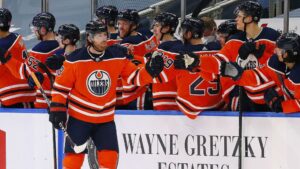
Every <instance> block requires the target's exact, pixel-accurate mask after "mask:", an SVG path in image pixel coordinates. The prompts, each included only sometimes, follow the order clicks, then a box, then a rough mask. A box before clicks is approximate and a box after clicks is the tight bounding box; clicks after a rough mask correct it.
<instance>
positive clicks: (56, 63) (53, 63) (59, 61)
mask: <svg viewBox="0 0 300 169" xmlns="http://www.w3.org/2000/svg"><path fill="white" fill-rule="evenodd" d="M64 61H65V57H64V56H62V55H52V56H50V57H48V58H47V59H46V62H45V63H46V66H47V67H48V68H50V69H52V70H58V69H60V68H61V67H62V65H63V63H64Z"/></svg>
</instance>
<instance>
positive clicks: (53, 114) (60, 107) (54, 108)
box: [49, 102, 67, 129]
mask: <svg viewBox="0 0 300 169" xmlns="http://www.w3.org/2000/svg"><path fill="white" fill-rule="evenodd" d="M49 121H50V122H51V123H52V124H53V127H55V128H56V129H60V126H59V124H60V123H62V124H63V126H65V125H66V121H67V109H66V105H64V104H62V103H56V102H52V103H51V104H50V112H49Z"/></svg>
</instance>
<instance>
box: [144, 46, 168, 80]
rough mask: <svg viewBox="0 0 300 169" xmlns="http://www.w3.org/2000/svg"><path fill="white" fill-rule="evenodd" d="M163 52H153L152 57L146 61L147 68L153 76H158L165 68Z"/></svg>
mask: <svg viewBox="0 0 300 169" xmlns="http://www.w3.org/2000/svg"><path fill="white" fill-rule="evenodd" d="M162 56H163V53H161V52H156V51H155V52H153V54H152V56H151V59H149V60H148V61H147V63H146V70H147V72H148V73H149V74H150V75H151V76H152V77H158V76H159V74H160V72H161V71H162V70H163V69H164V59H163V57H162Z"/></svg>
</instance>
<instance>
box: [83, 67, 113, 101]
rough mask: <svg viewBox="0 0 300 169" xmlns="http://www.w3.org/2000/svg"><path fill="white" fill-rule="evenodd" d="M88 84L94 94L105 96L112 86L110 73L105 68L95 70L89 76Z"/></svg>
mask: <svg viewBox="0 0 300 169" xmlns="http://www.w3.org/2000/svg"><path fill="white" fill-rule="evenodd" d="M86 86H87V88H88V90H89V92H90V93H91V94H93V95H94V96H98V97H102V96H105V95H106V94H107V92H108V90H109V88H110V86H111V79H110V77H109V74H108V73H107V72H105V71H103V70H96V71H93V72H92V73H91V74H90V75H89V76H88V78H87V81H86Z"/></svg>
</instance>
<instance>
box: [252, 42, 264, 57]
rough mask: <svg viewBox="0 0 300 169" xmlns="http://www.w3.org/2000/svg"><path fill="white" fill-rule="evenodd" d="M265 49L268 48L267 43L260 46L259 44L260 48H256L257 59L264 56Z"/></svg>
mask: <svg viewBox="0 0 300 169" xmlns="http://www.w3.org/2000/svg"><path fill="white" fill-rule="evenodd" d="M265 49H266V45H265V44H260V45H259V46H258V49H256V50H255V51H254V53H253V54H254V56H255V57H256V58H257V59H259V58H261V57H262V56H263V54H264V52H265Z"/></svg>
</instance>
